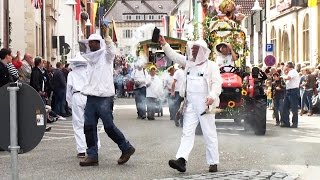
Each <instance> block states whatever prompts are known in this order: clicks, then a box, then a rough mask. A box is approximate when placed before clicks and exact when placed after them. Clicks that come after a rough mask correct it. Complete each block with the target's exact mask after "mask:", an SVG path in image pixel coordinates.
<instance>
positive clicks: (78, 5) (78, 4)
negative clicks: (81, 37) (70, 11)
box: [76, 0, 81, 21]
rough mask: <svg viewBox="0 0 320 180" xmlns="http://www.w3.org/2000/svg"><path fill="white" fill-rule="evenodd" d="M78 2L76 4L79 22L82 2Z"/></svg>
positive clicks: (78, 0)
mask: <svg viewBox="0 0 320 180" xmlns="http://www.w3.org/2000/svg"><path fill="white" fill-rule="evenodd" d="M76 2H77V4H76V21H79V19H80V14H81V2H80V0H77V1H76Z"/></svg>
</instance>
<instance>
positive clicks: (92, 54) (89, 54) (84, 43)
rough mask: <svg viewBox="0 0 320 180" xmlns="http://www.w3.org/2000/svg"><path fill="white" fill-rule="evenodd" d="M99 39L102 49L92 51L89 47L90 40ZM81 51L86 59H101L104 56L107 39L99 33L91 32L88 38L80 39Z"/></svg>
mask: <svg viewBox="0 0 320 180" xmlns="http://www.w3.org/2000/svg"><path fill="white" fill-rule="evenodd" d="M93 40H97V41H100V49H99V50H97V51H91V50H90V47H89V41H93ZM79 46H80V51H81V53H82V56H83V57H84V58H85V59H90V61H91V62H93V63H95V62H97V61H98V60H99V59H101V58H104V57H102V56H105V54H104V53H105V50H106V43H105V40H104V39H102V37H101V36H100V35H99V34H91V35H90V36H89V38H88V39H83V40H80V41H79Z"/></svg>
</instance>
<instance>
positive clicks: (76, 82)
mask: <svg viewBox="0 0 320 180" xmlns="http://www.w3.org/2000/svg"><path fill="white" fill-rule="evenodd" d="M87 77H88V74H87V66H82V67H77V68H74V69H72V71H70V72H69V74H68V80H67V93H66V100H67V102H68V106H69V107H70V108H71V107H72V96H73V94H74V93H79V92H80V91H81V90H82V88H83V85H84V84H83V82H85V81H86V79H87Z"/></svg>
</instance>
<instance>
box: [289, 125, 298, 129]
mask: <svg viewBox="0 0 320 180" xmlns="http://www.w3.org/2000/svg"><path fill="white" fill-rule="evenodd" d="M290 128H298V125H296V124H292V126H290Z"/></svg>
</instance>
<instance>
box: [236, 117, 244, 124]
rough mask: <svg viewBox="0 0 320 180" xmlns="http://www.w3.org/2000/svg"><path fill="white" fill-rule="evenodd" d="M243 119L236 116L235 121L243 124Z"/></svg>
mask: <svg viewBox="0 0 320 180" xmlns="http://www.w3.org/2000/svg"><path fill="white" fill-rule="evenodd" d="M241 120H242V118H240V117H236V118H234V123H235V124H241Z"/></svg>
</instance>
